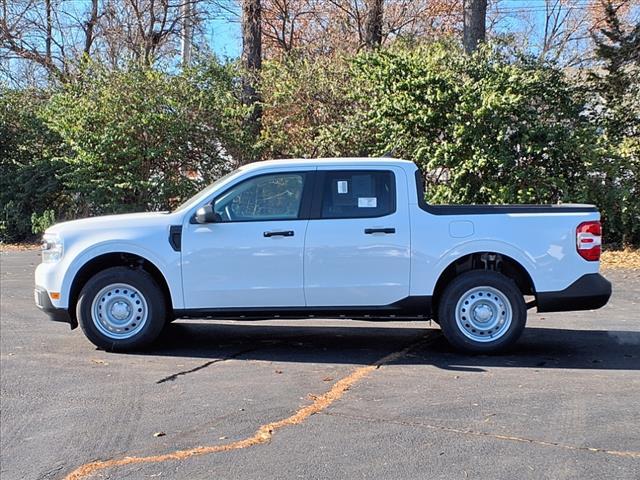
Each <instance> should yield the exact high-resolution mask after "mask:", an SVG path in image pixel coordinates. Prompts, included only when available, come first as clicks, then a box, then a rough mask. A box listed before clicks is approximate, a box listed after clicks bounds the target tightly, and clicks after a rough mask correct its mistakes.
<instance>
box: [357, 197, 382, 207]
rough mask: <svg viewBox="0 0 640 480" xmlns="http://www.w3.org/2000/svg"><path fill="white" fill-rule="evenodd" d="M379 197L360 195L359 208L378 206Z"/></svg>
mask: <svg viewBox="0 0 640 480" xmlns="http://www.w3.org/2000/svg"><path fill="white" fill-rule="evenodd" d="M377 206H378V199H377V198H376V197H358V208H376V207H377Z"/></svg>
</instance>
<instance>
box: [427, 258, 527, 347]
mask: <svg viewBox="0 0 640 480" xmlns="http://www.w3.org/2000/svg"><path fill="white" fill-rule="evenodd" d="M438 319H439V321H440V327H441V328H442V331H443V333H444V336H445V337H446V338H447V340H448V341H449V343H451V344H452V345H453V346H454V347H456V348H457V349H459V350H463V351H466V352H473V353H491V352H497V351H500V350H504V349H506V348H508V347H510V346H511V345H513V344H514V343H515V342H516V341H517V340H518V338H520V335H521V334H522V331H523V330H524V326H525V323H526V321H527V309H526V305H525V302H524V297H523V295H522V293H521V292H520V290H519V289H518V287H517V286H516V284H515V283H514V282H513V281H512V280H511V279H510V278H508V277H505V276H504V275H502V274H501V273H498V272H493V271H486V270H482V271H481V270H477V271H471V272H467V273H464V274H462V275H460V276H458V277H456V278H455V279H453V281H452V282H451V283H450V284H449V285H448V286H447V288H446V289H445V291H444V292H443V294H442V297H441V299H440V303H439V307H438Z"/></svg>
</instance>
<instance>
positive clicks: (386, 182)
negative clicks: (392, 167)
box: [321, 170, 396, 218]
mask: <svg viewBox="0 0 640 480" xmlns="http://www.w3.org/2000/svg"><path fill="white" fill-rule="evenodd" d="M395 210H396V195H395V176H394V174H393V172H391V171H388V170H368V171H367V170H361V171H356V170H353V171H352V170H349V171H329V172H326V173H325V177H324V185H323V195H322V215H321V217H322V218H367V217H382V216H384V215H389V214H391V213H393V212H395Z"/></svg>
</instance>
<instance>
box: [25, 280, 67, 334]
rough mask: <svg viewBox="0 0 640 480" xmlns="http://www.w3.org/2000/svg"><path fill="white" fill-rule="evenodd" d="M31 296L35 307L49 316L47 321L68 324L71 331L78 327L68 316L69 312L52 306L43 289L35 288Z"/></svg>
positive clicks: (47, 293)
mask: <svg viewBox="0 0 640 480" xmlns="http://www.w3.org/2000/svg"><path fill="white" fill-rule="evenodd" d="M33 294H34V299H35V302H36V306H37V307H38V308H39V309H40V310H42V311H43V312H44V313H46V314H47V315H48V316H49V320H53V321H54V322H63V323H68V324H69V325H70V326H71V329H72V330H73V329H74V328H76V327H77V326H78V322H77V321H76V319H75V318H73V317H71V315H69V310H67V309H66V308H56V307H54V306H53V304H52V303H51V299H50V298H49V292H47V291H46V290H45V289H44V288H42V287H36V288H35V290H34V292H33Z"/></svg>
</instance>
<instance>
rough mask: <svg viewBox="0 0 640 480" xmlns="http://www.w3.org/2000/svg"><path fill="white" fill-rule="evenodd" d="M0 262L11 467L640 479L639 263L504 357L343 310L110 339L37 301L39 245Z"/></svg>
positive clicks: (6, 456)
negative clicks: (138, 344)
mask: <svg viewBox="0 0 640 480" xmlns="http://www.w3.org/2000/svg"><path fill="white" fill-rule="evenodd" d="M0 260H1V268H2V272H1V280H2V283H1V287H2V297H1V322H0V337H1V343H0V346H1V352H0V357H1V372H0V373H1V400H2V405H1V423H0V433H1V439H0V444H1V462H0V463H1V472H0V476H1V477H2V479H3V480H11V479H54V478H77V479H79V478H111V479H138V478H140V479H143V478H160V479H164V478H168V479H205V478H206V479H209V478H217V479H231V478H243V479H253V478H265V479H266V478H268V479H276V478H277V479H280V478H282V479H291V478H305V479H306V478H310V479H336V478H366V479H396V478H403V479H404V478H416V479H427V478H428V479H458V478H459V479H467V478H470V479H473V478H477V479H513V478H519V479H529V478H531V479H542V478H549V479H574V478H575V479H581V480H583V479H598V480H599V479H603V478H616V479H638V478H640V434H639V432H640V273H639V272H637V271H636V272H633V271H625V270H615V271H609V272H606V276H607V277H608V278H609V279H610V280H612V281H613V284H614V295H613V298H612V300H611V302H610V303H609V305H607V306H606V307H605V308H603V309H601V310H598V311H593V312H589V311H587V312H575V313H559V314H544V315H537V314H534V313H532V312H533V311H530V317H529V323H528V328H527V330H526V331H525V334H524V335H523V337H522V339H521V340H520V342H519V344H518V345H517V348H516V349H514V350H513V351H512V352H510V353H509V354H505V355H500V356H482V355H481V356H464V355H459V354H456V353H455V352H453V351H452V350H451V349H450V347H449V346H448V345H447V344H446V342H445V341H444V339H443V338H442V336H441V334H440V331H439V329H438V327H437V325H435V324H433V325H430V324H429V323H428V322H415V323H400V322H398V323H396V322H394V323H382V322H381V323H376V322H356V321H348V320H343V321H322V320H313V321H310V320H296V321H268V322H267V321H259V322H251V323H249V322H247V323H236V322H231V321H217V322H204V321H179V322H177V323H175V324H173V325H171V326H170V327H169V328H168V330H167V331H166V333H165V334H164V335H163V337H162V339H161V342H160V343H159V344H158V345H157V347H155V348H154V349H153V350H152V351H149V352H145V353H144V354H110V353H106V352H104V351H100V350H97V349H96V348H95V347H94V346H93V345H92V344H90V343H89V342H88V341H87V340H86V339H85V338H84V337H83V335H82V333H81V331H80V330H79V329H78V330H74V331H73V332H71V331H70V330H69V329H68V327H67V326H66V325H64V324H56V323H53V322H49V321H48V320H47V319H46V317H45V316H44V315H43V314H41V313H40V312H39V311H38V310H37V309H36V307H35V306H34V304H33V290H32V289H33V285H32V282H33V280H32V278H33V270H34V268H35V266H36V264H37V263H38V262H39V254H38V252H34V251H28V252H3V253H2V256H1V258H0Z"/></svg>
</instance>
